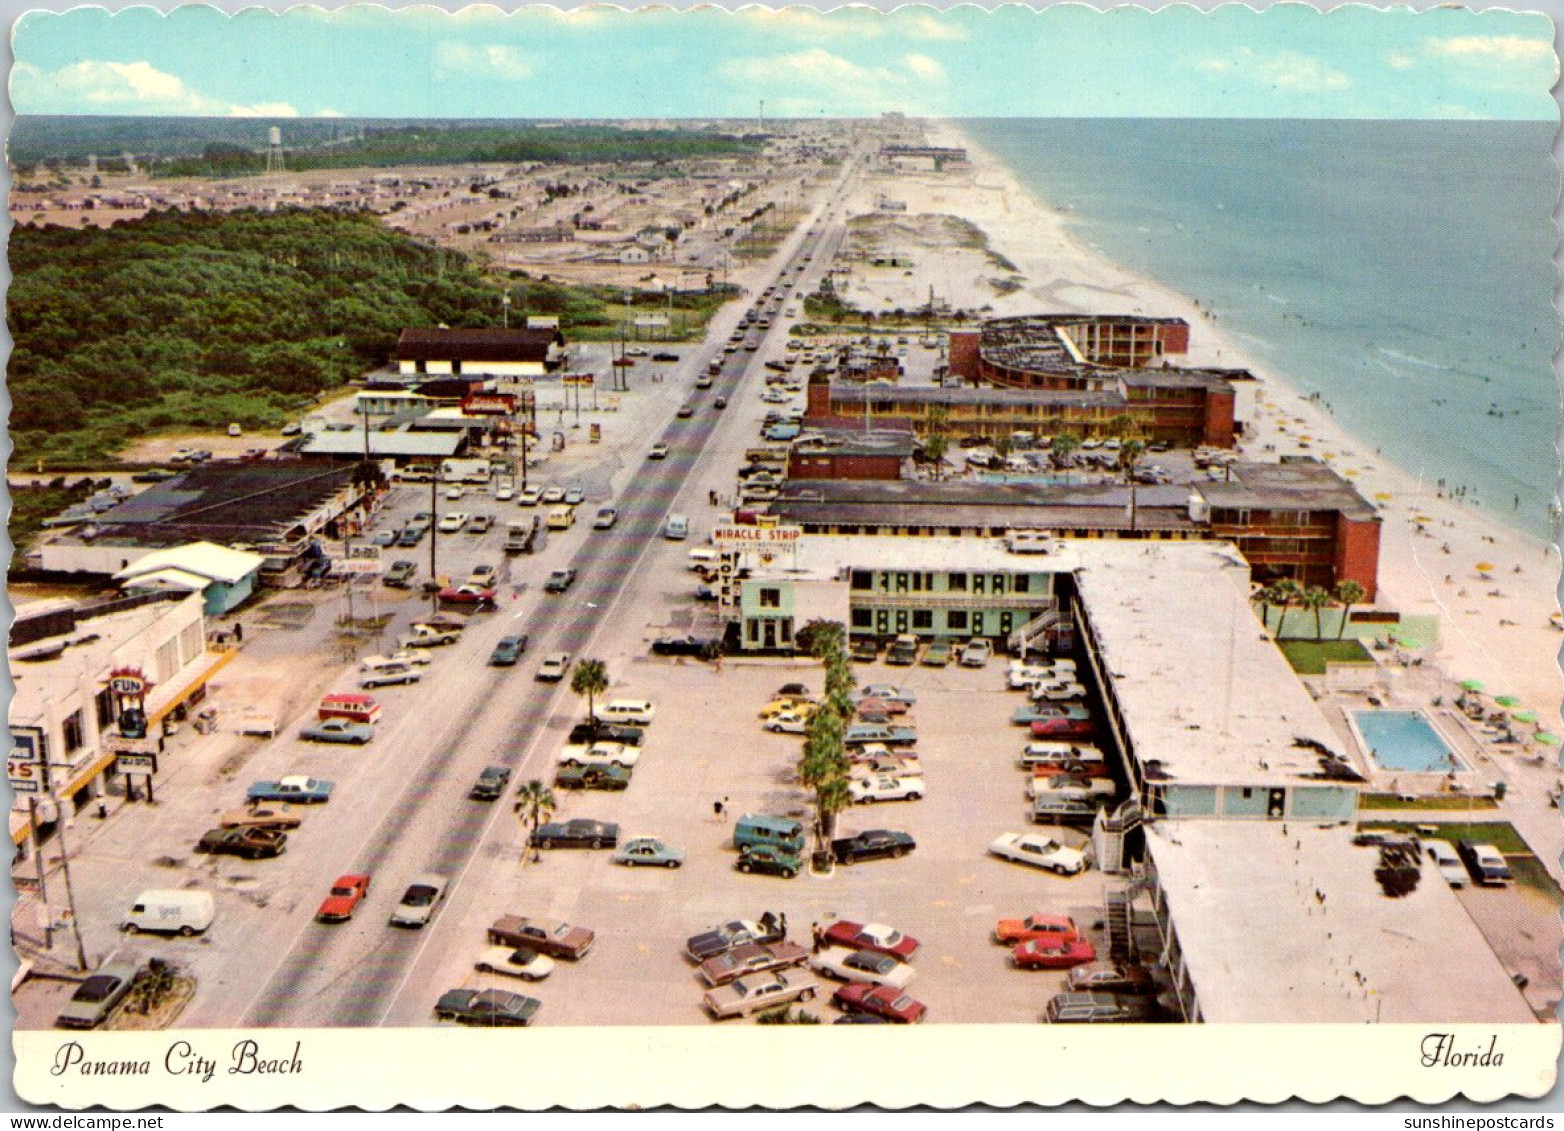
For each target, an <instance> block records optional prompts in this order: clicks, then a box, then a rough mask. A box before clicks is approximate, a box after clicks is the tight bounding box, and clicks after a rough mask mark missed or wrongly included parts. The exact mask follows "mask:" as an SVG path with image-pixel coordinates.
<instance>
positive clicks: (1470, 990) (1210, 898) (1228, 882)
mask: <svg viewBox="0 0 1564 1131" xmlns="http://www.w3.org/2000/svg"><path fill="white" fill-rule="evenodd" d="M1145 830H1146V847H1147V851H1148V852H1149V854H1150V856H1151V859H1152V861H1153V862H1154V863H1155V864H1156V869H1157V877H1158V882H1159V883H1160V884H1161V886H1162V889H1163V891H1164V892H1165V893H1166V896H1167V906H1168V912H1169V915H1170V917H1171V919H1172V922H1173V924H1174V930H1175V931H1176V932H1177V934H1178V939H1179V945H1180V947H1181V950H1182V954H1183V961H1184V964H1185V968H1186V970H1187V971H1188V974H1189V977H1190V980H1191V982H1192V983H1193V985H1194V988H1195V995H1196V997H1197V999H1198V1000H1199V1002H1200V1010H1201V1015H1202V1016H1203V1017H1204V1019H1205V1020H1206V1021H1207V1022H1215V1023H1222V1022H1227V1023H1232V1022H1287V1023H1289V1024H1291V1023H1299V1022H1315V1023H1318V1022H1336V1023H1365V1022H1381V1023H1384V1024H1397V1023H1403V1024H1420V1023H1438V1024H1445V1025H1452V1024H1463V1023H1465V1024H1494V1023H1505V1024H1511V1023H1514V1024H1525V1023H1535V1022H1536V1021H1537V1017H1536V1015H1535V1014H1534V1013H1533V1012H1532V1010H1531V1008H1530V1007H1529V1006H1528V1005H1527V1004H1526V1000H1525V998H1524V997H1522V996H1521V993H1520V991H1519V990H1518V989H1517V988H1516V987H1515V984H1514V983H1513V982H1512V981H1511V980H1510V976H1509V974H1508V973H1506V971H1505V970H1504V967H1503V966H1502V965H1500V963H1499V960H1498V958H1497V957H1495V955H1494V953H1493V949H1492V948H1491V947H1490V946H1489V945H1488V943H1487V941H1486V940H1485V939H1484V938H1483V936H1482V933H1481V932H1480V931H1479V930H1478V929H1477V926H1476V924H1474V923H1473V921H1472V918H1471V916H1470V915H1469V914H1467V912H1466V909H1465V908H1464V907H1462V906H1461V903H1460V901H1459V900H1458V899H1457V898H1456V896H1455V893H1454V892H1452V891H1451V890H1450V886H1449V885H1448V884H1446V883H1445V881H1444V880H1443V879H1441V878H1440V876H1439V874H1438V872H1436V871H1434V870H1433V869H1432V868H1431V867H1429V866H1428V865H1427V863H1426V861H1425V862H1424V865H1423V868H1422V878H1421V880H1420V881H1419V883H1418V885H1417V888H1416V890H1414V891H1412V892H1410V893H1408V894H1406V895H1403V896H1400V897H1398V898H1395V899H1392V898H1390V897H1389V896H1387V895H1385V894H1384V892H1383V891H1382V890H1381V889H1380V886H1379V883H1378V881H1376V880H1375V878H1374V869H1375V868H1376V867H1377V866H1378V864H1379V850H1378V849H1377V848H1374V847H1359V846H1355V845H1354V844H1353V843H1352V838H1353V835H1354V830H1353V829H1352V828H1351V827H1348V826H1337V827H1331V828H1319V827H1315V826H1313V825H1310V824H1308V823H1307V822H1298V821H1287V822H1278V821H1232V820H1228V821H1164V822H1159V823H1150V824H1147V825H1146V826H1145Z"/></svg>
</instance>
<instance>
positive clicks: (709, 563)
mask: <svg viewBox="0 0 1564 1131" xmlns="http://www.w3.org/2000/svg"><path fill="white" fill-rule="evenodd" d="M721 564H722V555H721V554H720V553H718V552H717V551H716V550H714V549H713V548H712V547H710V546H697V547H696V548H695V549H693V550H691V551H690V568H691V569H716V568H717V567H718V566H719V565H721Z"/></svg>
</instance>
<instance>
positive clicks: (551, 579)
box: [543, 569, 576, 593]
mask: <svg viewBox="0 0 1564 1131" xmlns="http://www.w3.org/2000/svg"><path fill="white" fill-rule="evenodd" d="M575 580H576V571H575V570H573V569H556V570H555V571H554V572H553V573H551V574H549V575H548V580H547V581H545V582H544V583H543V592H545V593H563V592H564V591H565V590H567V589H569V588H570V586H571V584H572V583H574V581H575Z"/></svg>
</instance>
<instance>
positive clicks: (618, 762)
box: [558, 742, 641, 770]
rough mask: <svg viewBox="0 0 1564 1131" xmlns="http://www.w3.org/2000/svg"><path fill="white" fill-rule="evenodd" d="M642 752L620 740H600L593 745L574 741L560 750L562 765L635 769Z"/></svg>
mask: <svg viewBox="0 0 1564 1131" xmlns="http://www.w3.org/2000/svg"><path fill="white" fill-rule="evenodd" d="M640 756H641V752H640V751H639V750H638V749H636V748H635V747H634V746H625V745H624V744H622V743H619V742H598V743H595V744H593V745H590V746H589V745H587V744H586V743H584V742H582V743H573V744H571V745H569V746H567V747H565V748H564V749H563V750H561V751H560V752H559V758H558V762H559V764H560V765H561V766H623V767H624V768H625V769H627V770H628V769H633V768H634V767H635V763H636V760H637V759H639V758H640Z"/></svg>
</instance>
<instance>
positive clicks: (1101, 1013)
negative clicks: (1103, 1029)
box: [1043, 991, 1163, 1025]
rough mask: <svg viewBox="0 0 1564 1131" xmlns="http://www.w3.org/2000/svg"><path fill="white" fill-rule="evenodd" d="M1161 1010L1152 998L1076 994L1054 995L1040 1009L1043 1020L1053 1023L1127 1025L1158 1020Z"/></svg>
mask: <svg viewBox="0 0 1564 1131" xmlns="http://www.w3.org/2000/svg"><path fill="white" fill-rule="evenodd" d="M1162 1017H1163V1013H1162V1010H1161V1008H1160V1007H1159V1006H1158V1005H1157V1003H1156V1001H1155V1000H1153V999H1152V998H1149V997H1143V996H1136V995H1130V994H1109V993H1098V992H1088V993H1078V992H1074V991H1071V992H1066V993H1062V994H1056V995H1055V996H1054V997H1053V998H1052V999H1050V1000H1049V1002H1048V1006H1047V1008H1046V1009H1044V1010H1043V1020H1044V1021H1046V1022H1048V1023H1049V1024H1053V1025H1063V1024H1069V1023H1098V1024H1114V1025H1119V1024H1127V1023H1130V1022H1144V1021H1160V1020H1162Z"/></svg>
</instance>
